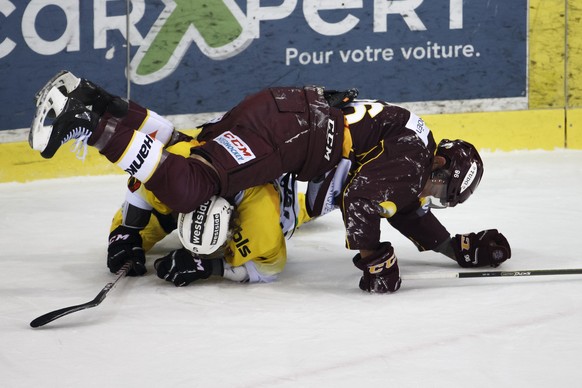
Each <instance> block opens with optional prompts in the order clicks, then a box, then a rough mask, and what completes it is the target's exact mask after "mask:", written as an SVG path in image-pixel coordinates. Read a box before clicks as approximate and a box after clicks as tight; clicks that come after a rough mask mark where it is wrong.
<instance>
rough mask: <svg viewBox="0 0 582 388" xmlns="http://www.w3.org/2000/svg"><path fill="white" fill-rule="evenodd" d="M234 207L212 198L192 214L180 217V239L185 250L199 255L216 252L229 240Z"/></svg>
mask: <svg viewBox="0 0 582 388" xmlns="http://www.w3.org/2000/svg"><path fill="white" fill-rule="evenodd" d="M232 210H233V207H232V205H231V204H230V203H229V202H228V201H227V200H225V199H224V198H222V197H217V196H212V197H211V198H210V199H209V200H208V201H206V202H204V203H203V204H202V205H200V206H199V207H198V208H197V209H196V210H194V211H192V212H190V213H186V214H185V213H180V214H179V215H178V237H179V238H180V242H182V245H183V246H184V248H186V249H188V250H189V251H190V252H193V253H195V254H198V255H209V254H211V253H213V252H215V251H216V250H217V249H218V248H220V247H221V246H222V245H224V243H225V242H226V240H227V238H228V231H229V224H230V217H231V215H232Z"/></svg>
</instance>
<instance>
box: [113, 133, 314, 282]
mask: <svg viewBox="0 0 582 388" xmlns="http://www.w3.org/2000/svg"><path fill="white" fill-rule="evenodd" d="M199 144H200V143H198V141H196V140H195V139H193V140H191V141H190V142H180V143H177V144H175V145H172V146H169V147H167V148H166V150H167V151H168V152H172V153H175V154H179V155H183V156H188V155H190V149H191V148H192V147H196V146H198V145H199ZM293 185H294V182H293V181H292V180H289V177H282V178H280V179H279V180H277V181H276V182H272V183H269V184H265V185H262V186H257V187H253V188H250V189H247V190H244V191H242V192H240V193H238V195H237V196H236V197H235V198H234V202H235V203H234V205H235V211H234V217H235V219H234V225H235V226H234V228H233V230H232V238H231V239H229V240H228V242H227V245H226V247H225V249H224V250H223V251H222V252H221V253H222V255H223V257H224V262H225V275H224V277H225V278H229V279H231V280H235V281H248V282H269V281H272V280H274V279H275V278H276V275H277V274H278V273H280V272H281V271H282V270H283V268H284V267H285V264H286V261H287V249H286V243H285V239H286V236H287V237H290V236H291V235H292V233H293V231H294V229H295V228H296V227H298V226H299V225H301V224H302V223H304V222H306V221H307V220H308V219H309V216H308V215H307V212H306V210H305V196H304V195H303V194H296V190H295V189H296V187H293ZM130 186H131V187H130V190H129V191H128V193H127V197H126V204H127V203H128V202H129V203H131V204H132V205H133V206H137V207H139V208H142V209H145V210H150V211H152V212H154V211H155V212H157V213H159V214H161V215H166V216H171V214H172V209H170V208H168V207H167V206H166V205H165V204H164V203H162V202H161V201H160V200H159V199H158V198H157V197H156V196H155V195H154V194H153V193H152V192H150V191H149V190H147V189H146V188H145V186H144V185H141V184H140V183H139V182H135V180H132V178H130ZM291 191H293V193H291V195H289V194H290V192H291ZM290 197H291V198H292V200H289V198H290ZM124 205H125V204H124ZM123 209H124V206H122V207H121V208H120V209H119V210H118V211H117V213H116V214H115V216H114V218H113V222H112V225H111V230H113V229H115V228H116V227H117V226H119V225H121V224H122V223H123V220H124V217H123ZM159 220H160V218H159V217H150V219H149V222H148V224H147V226H146V227H145V228H144V229H142V230H141V231H140V234H141V237H142V241H143V248H144V250H145V251H146V252H147V251H149V250H150V249H151V248H152V247H153V246H154V245H155V244H156V243H157V242H159V241H161V240H162V239H163V238H164V237H165V236H166V235H167V234H168V233H169V232H170V231H169V230H168V228H167V227H166V228H164V227H163V225H162V224H161V223H160V221H159ZM213 256H214V255H213ZM237 267H244V268H245V271H244V272H245V273H246V275H247V276H246V278H245V277H244V276H243V277H241V276H240V272H237V271H236V268H237Z"/></svg>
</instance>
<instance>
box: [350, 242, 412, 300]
mask: <svg viewBox="0 0 582 388" xmlns="http://www.w3.org/2000/svg"><path fill="white" fill-rule="evenodd" d="M353 262H354V265H355V266H356V267H358V268H359V269H361V270H362V271H364V276H362V278H361V279H360V289H362V290H364V291H368V292H371V293H378V294H385V293H387V292H395V291H397V290H398V289H399V288H400V283H401V282H402V281H401V279H400V271H399V270H398V262H397V260H396V256H395V255H394V248H392V245H391V244H390V243H389V242H383V243H381V244H380V247H379V248H378V249H377V250H376V252H374V254H372V255H370V256H368V257H366V258H365V259H362V256H361V255H360V254H359V253H358V254H357V255H356V256H354V258H353Z"/></svg>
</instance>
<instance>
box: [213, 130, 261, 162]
mask: <svg viewBox="0 0 582 388" xmlns="http://www.w3.org/2000/svg"><path fill="white" fill-rule="evenodd" d="M213 140H214V141H215V142H217V143H218V144H220V145H221V146H222V147H224V149H225V150H226V151H227V152H228V153H229V154H230V155H231V156H232V157H233V158H234V160H236V162H237V163H238V164H244V163H246V162H248V161H250V160H253V159H255V158H256V156H255V154H254V153H253V151H252V150H251V147H249V146H248V145H247V143H245V142H244V141H243V140H242V139H241V138H240V137H238V136H237V135H235V134H234V133H232V132H230V131H226V132H224V133H223V134H221V135H220V136H217V137H216V138H214V139H213Z"/></svg>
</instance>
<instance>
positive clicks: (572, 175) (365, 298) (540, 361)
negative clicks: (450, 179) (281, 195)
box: [0, 150, 582, 388]
mask: <svg viewBox="0 0 582 388" xmlns="http://www.w3.org/2000/svg"><path fill="white" fill-rule="evenodd" d="M483 158H484V161H485V166H486V170H485V176H484V180H483V181H482V183H481V186H480V187H479V190H478V191H477V193H476V194H475V195H474V196H473V197H472V198H471V200H470V201H468V202H466V203H465V204H463V205H460V206H458V207H456V208H454V209H448V210H441V211H439V212H438V213H437V216H438V217H439V218H440V219H441V221H442V222H443V223H444V224H445V225H446V226H447V227H448V229H449V231H451V233H463V232H470V231H479V230H482V229H488V228H498V229H499V230H500V231H502V232H503V233H504V234H505V235H506V236H507V238H508V239H509V241H510V243H511V245H512V252H513V257H512V259H511V260H509V261H508V262H506V263H505V264H504V265H502V266H501V267H500V268H499V269H500V270H501V269H502V270H522V269H547V268H582V255H581V254H580V250H581V249H582V241H581V240H582V238H581V236H580V229H581V219H582V210H581V207H580V199H581V198H582V152H580V151H563V150H557V151H551V152H544V151H529V152H509V153H497V152H495V153H485V154H484V155H483ZM125 181H126V178H125V177H124V176H121V175H119V176H106V177H84V178H72V179H59V180H47V181H38V182H32V183H26V184H17V183H8V184H1V185H0V217H1V218H0V219H1V223H0V249H1V251H0V269H1V270H0V346H1V347H0V386H2V387H10V388H12V387H15V388H20V387H61V388H63V387H448V388H450V387H512V388H515V387H549V386H551V387H580V386H582V275H566V276H539V277H528V278H491V279H449V280H414V281H413V280H409V281H405V282H404V283H403V286H402V288H401V290H400V291H398V292H397V293H396V294H392V295H369V294H366V293H363V292H361V291H360V290H359V289H358V287H357V283H358V279H359V273H358V270H356V268H355V267H354V266H353V265H352V263H351V257H352V255H353V252H350V251H347V250H345V249H344V247H343V229H342V223H341V217H340V214H339V213H337V212H336V213H332V214H331V215H329V216H326V217H324V218H323V219H321V220H318V221H317V222H316V223H313V224H308V225H306V226H304V227H303V228H302V229H300V230H299V232H298V233H296V235H295V236H294V237H293V239H292V240H291V241H290V242H289V250H288V251H289V262H288V266H287V268H286V270H285V271H284V273H283V274H282V276H281V277H280V279H279V280H278V281H277V282H275V283H273V284H258V285H241V284H234V283H230V282H228V281H222V280H213V281H206V282H200V283H198V284H192V285H190V286H188V287H183V288H175V287H174V286H173V285H171V284H170V283H167V282H165V281H162V280H160V279H158V278H157V277H156V276H155V275H154V274H153V271H152V263H153V259H155V258H156V257H159V256H161V255H162V254H163V252H165V251H166V250H168V249H170V248H172V247H174V246H176V245H177V239H175V238H174V239H172V238H170V239H167V240H164V242H163V243H162V246H160V247H157V248H155V250H154V251H153V252H151V254H150V255H148V268H149V272H148V274H147V276H145V277H141V278H125V279H121V281H120V282H119V283H118V286H117V287H116V288H115V289H113V290H112V291H111V292H110V293H109V294H108V296H107V298H106V299H105V300H104V301H103V303H101V305H99V306H98V307H96V308H93V309H88V310H84V311H80V312H77V313H74V314H71V315H68V316H66V317H63V318H61V319H58V320H56V321H54V322H52V323H50V324H48V325H46V326H44V327H41V328H38V329H32V328H31V327H29V322H30V321H31V320H32V319H33V318H35V317H37V316H39V315H41V314H44V313H46V312H48V311H51V310H54V309H57V308H61V307H65V306H69V305H75V304H79V303H83V302H86V301H89V300H91V299H92V298H93V297H95V295H96V294H97V293H98V292H99V291H100V290H101V288H102V287H103V286H104V285H105V284H106V283H108V282H110V281H112V280H113V279H114V275H112V274H110V273H109V271H108V270H107V268H106V266H105V252H106V240H107V234H108V228H109V222H110V219H111V216H112V215H113V213H114V211H115V209H116V208H117V207H118V206H119V205H120V203H121V201H122V200H123V195H124V187H125ZM383 236H384V238H385V239H386V240H388V239H389V240H391V241H392V242H393V244H394V245H395V247H396V252H397V255H398V257H399V263H400V268H401V273H402V274H403V275H407V274H415V273H426V272H443V273H449V272H458V271H463V269H461V268H460V267H457V266H456V264H455V263H454V262H453V261H452V260H449V259H447V258H445V257H443V256H440V255H439V254H436V253H433V252H424V253H420V252H418V251H417V250H416V249H415V248H414V246H413V245H412V244H411V243H410V242H409V241H408V240H405V239H404V238H403V237H402V236H400V235H399V234H397V233H396V232H395V231H394V230H392V229H391V228H390V227H389V226H388V225H387V224H386V225H385V226H384V231H383Z"/></svg>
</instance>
